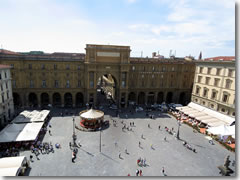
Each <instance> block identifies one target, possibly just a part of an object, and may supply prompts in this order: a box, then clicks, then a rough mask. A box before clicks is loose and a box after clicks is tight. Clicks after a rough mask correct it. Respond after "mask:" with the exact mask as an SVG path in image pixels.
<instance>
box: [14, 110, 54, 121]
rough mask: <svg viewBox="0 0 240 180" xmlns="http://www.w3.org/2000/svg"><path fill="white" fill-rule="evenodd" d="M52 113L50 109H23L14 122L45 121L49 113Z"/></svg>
mask: <svg viewBox="0 0 240 180" xmlns="http://www.w3.org/2000/svg"><path fill="white" fill-rule="evenodd" d="M49 113H50V111H49V110H42V111H37V110H34V111H27V110H26V111H23V112H21V113H20V114H19V115H18V116H17V117H16V118H14V120H13V121H12V122H13V123H27V122H43V121H44V120H45V119H46V117H47V116H48V114H49Z"/></svg>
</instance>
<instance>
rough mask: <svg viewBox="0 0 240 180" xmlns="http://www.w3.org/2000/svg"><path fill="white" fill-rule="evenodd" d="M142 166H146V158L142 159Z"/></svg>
mask: <svg viewBox="0 0 240 180" xmlns="http://www.w3.org/2000/svg"><path fill="white" fill-rule="evenodd" d="M143 166H146V158H144V160H143Z"/></svg>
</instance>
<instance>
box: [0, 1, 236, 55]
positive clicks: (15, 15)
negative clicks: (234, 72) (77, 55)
mask: <svg viewBox="0 0 240 180" xmlns="http://www.w3.org/2000/svg"><path fill="white" fill-rule="evenodd" d="M0 22H1V25H0V27H1V28H0V45H2V47H3V48H4V49H8V50H13V51H31V50H41V51H44V52H49V53H51V52H85V49H84V48H85V47H86V44H110V45H111V44H112V45H128V46H131V50H132V51H131V56H141V51H142V52H143V56H144V57H145V56H151V54H152V52H154V51H156V52H158V51H159V53H160V54H162V55H164V56H166V57H168V56H169V52H170V50H172V52H175V51H176V56H180V57H184V56H187V55H193V56H195V57H196V58H197V57H198V56H199V53H200V51H202V53H203V58H206V57H212V56H230V55H234V54H235V1H234V0H194V1H192V0H171V1H170V0H116V1H113V0H68V1H64V0H21V1H19V0H0Z"/></svg>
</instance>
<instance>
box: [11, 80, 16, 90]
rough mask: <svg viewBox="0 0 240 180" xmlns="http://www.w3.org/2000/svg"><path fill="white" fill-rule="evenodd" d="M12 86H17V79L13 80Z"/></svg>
mask: <svg viewBox="0 0 240 180" xmlns="http://www.w3.org/2000/svg"><path fill="white" fill-rule="evenodd" d="M12 86H13V88H15V87H16V81H15V80H12Z"/></svg>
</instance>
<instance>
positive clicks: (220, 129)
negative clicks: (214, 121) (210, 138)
mask: <svg viewBox="0 0 240 180" xmlns="http://www.w3.org/2000/svg"><path fill="white" fill-rule="evenodd" d="M207 131H208V132H209V133H212V134H215V135H219V134H220V135H222V136H226V135H234V137H235V125H234V126H227V125H221V126H217V127H211V128H209V129H207Z"/></svg>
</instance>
